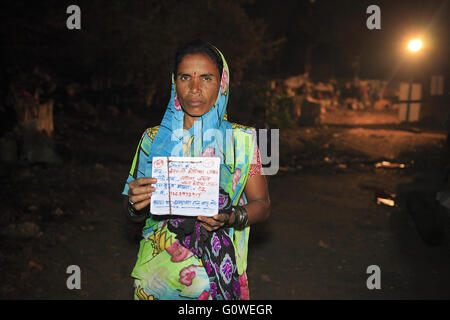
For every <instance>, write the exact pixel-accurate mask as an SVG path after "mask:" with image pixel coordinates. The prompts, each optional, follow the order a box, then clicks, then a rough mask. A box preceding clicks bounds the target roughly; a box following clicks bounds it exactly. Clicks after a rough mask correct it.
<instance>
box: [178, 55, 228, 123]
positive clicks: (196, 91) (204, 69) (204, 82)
mask: <svg viewBox="0 0 450 320" xmlns="http://www.w3.org/2000/svg"><path fill="white" fill-rule="evenodd" d="M175 82H176V92H177V97H178V100H179V102H180V104H181V106H182V107H183V110H184V111H185V112H186V113H187V114H188V115H190V116H191V117H200V116H202V115H204V114H205V113H207V112H208V111H209V110H211V108H212V107H213V105H214V103H215V102H216V99H217V93H218V92H219V86H220V79H219V70H217V67H216V65H215V64H214V62H213V61H212V60H211V59H210V58H209V57H208V56H206V55H204V54H189V55H186V56H184V58H183V60H181V62H180V64H179V65H178V70H177V75H176V80H175Z"/></svg>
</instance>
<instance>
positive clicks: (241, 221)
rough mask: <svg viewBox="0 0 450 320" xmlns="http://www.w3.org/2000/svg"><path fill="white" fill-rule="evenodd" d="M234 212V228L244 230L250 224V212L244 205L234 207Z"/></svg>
mask: <svg viewBox="0 0 450 320" xmlns="http://www.w3.org/2000/svg"><path fill="white" fill-rule="evenodd" d="M233 212H234V224H233V228H235V229H238V230H242V229H244V228H245V227H247V224H248V213H247V210H245V208H244V207H243V206H235V207H233Z"/></svg>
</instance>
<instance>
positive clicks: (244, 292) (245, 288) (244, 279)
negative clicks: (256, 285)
mask: <svg viewBox="0 0 450 320" xmlns="http://www.w3.org/2000/svg"><path fill="white" fill-rule="evenodd" d="M239 284H240V286H241V299H242V300H249V294H248V286H247V276H246V274H245V272H244V273H243V274H241V275H239Z"/></svg>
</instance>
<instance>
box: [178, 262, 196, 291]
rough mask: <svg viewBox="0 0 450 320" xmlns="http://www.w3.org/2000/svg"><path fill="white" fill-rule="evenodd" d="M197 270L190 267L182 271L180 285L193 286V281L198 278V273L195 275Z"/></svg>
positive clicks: (194, 267)
mask: <svg viewBox="0 0 450 320" xmlns="http://www.w3.org/2000/svg"><path fill="white" fill-rule="evenodd" d="M196 269H197V267H196V266H194V265H192V266H189V267H187V268H184V269H183V270H181V272H180V283H181V284H184V285H185V286H190V285H191V284H192V279H194V278H195V276H196V273H195V270H196Z"/></svg>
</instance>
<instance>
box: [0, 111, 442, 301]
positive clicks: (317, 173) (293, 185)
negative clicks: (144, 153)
mask: <svg viewBox="0 0 450 320" xmlns="http://www.w3.org/2000/svg"><path fill="white" fill-rule="evenodd" d="M333 117H334V118H333V120H330V119H331V115H329V118H328V124H326V125H322V126H318V127H309V128H305V127H303V128H293V129H289V130H282V131H281V133H280V154H281V159H280V162H281V168H280V171H279V173H278V174H277V175H276V176H270V177H269V187H270V196H271V201H272V214H271V216H270V218H269V219H268V221H267V222H265V223H263V224H260V225H255V226H252V231H251V235H250V246H249V257H248V278H249V283H250V298H252V299H441V298H446V299H448V298H450V290H448V288H449V286H450V274H449V273H448V270H449V268H450V248H449V246H448V245H439V246H430V245H427V244H425V242H424V241H423V239H422V238H421V237H420V235H419V233H418V231H417V227H416V225H415V223H414V220H413V219H412V218H411V216H410V214H409V213H408V212H407V210H406V209H405V208H404V207H402V206H401V205H400V204H401V202H400V201H399V202H398V205H397V206H396V207H389V206H385V205H378V204H376V202H375V196H374V191H375V190H384V191H387V192H393V193H397V192H398V190H399V188H400V187H401V186H402V185H408V184H412V183H413V182H414V181H415V178H416V177H417V176H418V175H420V174H421V173H423V172H427V173H428V177H431V178H430V179H428V180H427V181H437V180H439V178H440V176H441V174H442V171H440V170H441V168H442V167H443V165H444V164H445V159H447V158H446V157H447V154H446V153H445V148H444V146H445V134H444V133H443V132H439V131H437V130H426V129H417V128H414V127H411V126H402V125H400V124H399V123H398V121H397V122H396V121H395V119H396V116H395V113H393V112H390V113H389V112H384V113H383V112H377V113H370V112H364V113H360V114H358V113H357V112H345V115H342V114H341V115H333ZM339 117H340V118H339ZM352 119H353V120H352ZM392 119H394V120H392ZM56 120H57V123H59V124H57V126H56V129H55V130H56V132H55V133H56V136H55V140H56V143H57V147H58V150H59V151H60V152H61V154H63V155H64V159H65V164H64V165H63V166H57V167H54V166H44V165H34V166H31V167H30V166H26V165H14V166H2V169H1V178H0V179H1V183H2V185H3V187H2V189H3V192H2V194H1V201H0V206H1V210H2V215H1V217H0V236H1V241H0V274H1V287H0V298H1V299H131V298H132V291H133V288H132V284H133V283H132V279H131V278H130V273H131V270H132V268H133V266H134V263H135V261H136V255H137V252H138V242H139V240H140V228H141V225H136V224H132V223H131V222H128V220H127V219H126V217H125V216H124V214H123V213H122V207H121V201H122V199H121V191H122V189H123V185H124V183H125V180H126V177H127V172H128V170H129V166H130V163H131V160H132V157H133V155H134V151H135V148H136V145H137V142H138V140H139V137H140V135H141V133H142V132H143V130H144V129H145V128H146V126H147V124H146V121H145V120H144V119H142V118H141V117H137V116H133V115H121V116H118V117H115V118H110V119H109V118H108V119H107V120H105V122H103V121H93V120H89V119H77V118H73V117H72V118H69V117H63V116H60V117H59V118H58V117H57V119H56ZM106 121H107V122H106ZM130 123H132V124H133V127H132V128H130ZM382 160H387V161H391V162H398V163H403V164H405V168H402V169H387V168H376V167H375V164H376V163H377V162H379V161H382ZM433 179H435V180H433ZM429 183H430V184H431V185H433V183H434V182H429ZM70 265H78V266H79V267H80V269H81V289H80V290H76V289H75V290H69V289H67V287H66V280H67V278H68V277H69V274H67V273H66V269H67V267H68V266H70ZM370 265H377V266H379V267H380V270H381V289H380V290H369V289H367V286H366V280H367V278H368V277H369V276H370V275H369V274H367V273H366V270H367V267H368V266H370Z"/></svg>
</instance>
